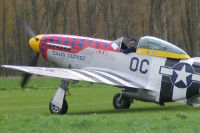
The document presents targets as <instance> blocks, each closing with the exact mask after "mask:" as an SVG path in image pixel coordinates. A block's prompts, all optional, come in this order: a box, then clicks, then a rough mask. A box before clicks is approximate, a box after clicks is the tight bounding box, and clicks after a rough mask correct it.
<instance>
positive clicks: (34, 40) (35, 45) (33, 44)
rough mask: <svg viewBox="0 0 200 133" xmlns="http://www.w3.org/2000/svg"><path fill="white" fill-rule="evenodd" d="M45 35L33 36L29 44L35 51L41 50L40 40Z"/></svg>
mask: <svg viewBox="0 0 200 133" xmlns="http://www.w3.org/2000/svg"><path fill="white" fill-rule="evenodd" d="M42 36H43V35H38V36H36V37H32V38H31V39H30V40H29V46H30V47H31V48H32V49H33V50H34V51H35V52H40V41H41V39H42Z"/></svg>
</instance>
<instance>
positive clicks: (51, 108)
mask: <svg viewBox="0 0 200 133" xmlns="http://www.w3.org/2000/svg"><path fill="white" fill-rule="evenodd" d="M51 101H52V100H51ZM51 101H50V103H49V111H50V112H51V114H61V115H62V114H66V113H67V110H68V104H67V101H66V100H65V99H64V100H63V105H62V109H59V108H58V107H57V106H56V105H54V104H52V103H51Z"/></svg>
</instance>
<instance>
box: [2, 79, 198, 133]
mask: <svg viewBox="0 0 200 133" xmlns="http://www.w3.org/2000/svg"><path fill="white" fill-rule="evenodd" d="M19 82H20V78H1V79H0V133H6V132H19V133H22V132H34V133H35V132H48V133H49V132H52V133H55V132H70V133H73V132H75V133H77V132H100V133H102V132H108V133H110V132H126V133H128V132H152V133H155V132H162V133H163V132H167V133H168V132H176V133H177V132H180V133H182V132H199V131H200V126H199V125H200V108H194V107H190V106H187V105H183V104H178V103H167V104H166V106H165V107H160V106H159V105H156V104H154V103H145V102H141V101H134V104H132V105H131V108H130V109H129V110H122V111H116V110H114V108H113V106H112V98H113V96H114V94H115V93H117V92H119V91H120V90H119V89H118V88H114V87H111V86H106V85H101V84H93V85H89V84H88V83H78V84H75V85H72V84H70V87H69V88H71V89H70V92H71V93H72V95H71V96H68V97H67V101H68V104H69V110H68V114H66V115H62V116H60V115H56V116H55V115H51V114H50V113H49V109H48V103H49V101H50V100H51V98H52V97H53V95H54V93H55V92H56V89H57V87H58V86H59V84H60V80H58V79H54V78H41V77H40V78H38V77H37V78H32V79H31V82H29V84H28V85H27V87H26V89H25V90H22V89H21V88H20V87H19Z"/></svg>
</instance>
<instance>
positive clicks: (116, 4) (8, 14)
mask: <svg viewBox="0 0 200 133" xmlns="http://www.w3.org/2000/svg"><path fill="white" fill-rule="evenodd" d="M0 3H1V4H0V14H1V15H0V64H15V65H27V64H28V63H29V61H30V60H31V58H32V57H33V55H34V52H33V51H32V50H31V48H30V47H29V45H28V40H29V37H28V35H27V33H26V32H24V31H23V29H22V28H21V27H20V26H19V25H18V20H19V19H20V18H23V19H24V20H25V21H26V22H27V23H28V24H29V25H30V27H31V28H32V29H33V31H34V32H35V33H36V34H43V33H45V32H46V30H47V29H48V33H59V34H73V35H81V36H90V37H96V38H104V39H109V40H114V39H117V38H119V37H121V36H127V37H131V36H136V37H137V39H138V40H139V38H140V37H141V36H144V35H151V36H156V37H159V38H162V39H164V40H167V41H169V42H172V43H174V44H175V45H177V46H179V47H181V48H183V49H184V50H185V51H186V52H187V53H188V54H189V55H190V56H192V57H193V56H199V55H200V54H199V43H200V42H199V40H200V34H198V33H199V31H200V1H199V0H0ZM55 12H56V13H55ZM39 65H51V64H48V63H46V62H45V61H44V60H43V59H40V62H39ZM14 74H16V72H14V71H10V70H9V71H8V70H5V69H2V68H0V76H7V75H14Z"/></svg>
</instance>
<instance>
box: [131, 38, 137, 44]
mask: <svg viewBox="0 0 200 133" xmlns="http://www.w3.org/2000/svg"><path fill="white" fill-rule="evenodd" d="M129 41H130V42H133V43H137V39H136V37H131V38H130V39H129Z"/></svg>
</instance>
